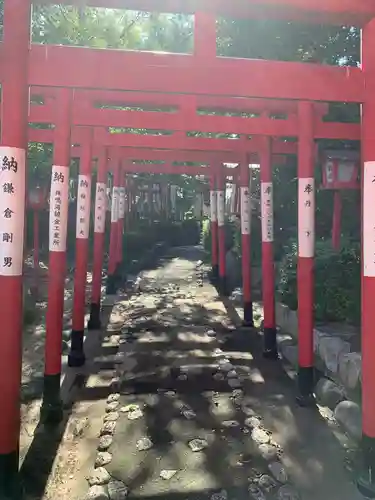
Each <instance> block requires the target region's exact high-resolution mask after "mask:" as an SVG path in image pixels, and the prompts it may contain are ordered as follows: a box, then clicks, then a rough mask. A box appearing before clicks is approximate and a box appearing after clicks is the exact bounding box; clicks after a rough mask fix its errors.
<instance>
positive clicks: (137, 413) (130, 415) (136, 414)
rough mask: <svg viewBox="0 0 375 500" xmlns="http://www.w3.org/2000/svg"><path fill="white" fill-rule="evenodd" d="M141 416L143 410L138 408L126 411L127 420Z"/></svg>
mask: <svg viewBox="0 0 375 500" xmlns="http://www.w3.org/2000/svg"><path fill="white" fill-rule="evenodd" d="M141 417H143V412H142V410H141V409H139V408H137V409H135V410H131V411H129V412H128V419H129V420H138V419H139V418H141Z"/></svg>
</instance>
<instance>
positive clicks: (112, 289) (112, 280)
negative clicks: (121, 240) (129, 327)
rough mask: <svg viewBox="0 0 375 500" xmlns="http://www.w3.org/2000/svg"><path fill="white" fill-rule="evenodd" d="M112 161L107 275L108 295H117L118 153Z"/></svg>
mask: <svg viewBox="0 0 375 500" xmlns="http://www.w3.org/2000/svg"><path fill="white" fill-rule="evenodd" d="M111 161H112V173H113V187H112V206H111V235H110V241H109V262H108V277H107V287H106V293H107V295H116V292H117V274H116V270H117V256H118V247H117V240H118V206H119V181H120V165H119V160H118V157H117V155H115V157H114V158H113V159H111Z"/></svg>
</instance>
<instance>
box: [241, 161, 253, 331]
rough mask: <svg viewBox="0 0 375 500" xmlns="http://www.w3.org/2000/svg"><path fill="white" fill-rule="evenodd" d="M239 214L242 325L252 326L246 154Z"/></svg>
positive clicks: (247, 166)
mask: <svg viewBox="0 0 375 500" xmlns="http://www.w3.org/2000/svg"><path fill="white" fill-rule="evenodd" d="M239 168H240V183H241V189H240V206H241V208H240V212H241V252H242V290H243V325H244V326H248V327H253V326H254V319H253V302H252V300H251V254H250V231H251V187H250V182H251V179H250V170H249V162H248V158H247V154H246V153H244V154H243V157H242V159H241V163H240V166H239Z"/></svg>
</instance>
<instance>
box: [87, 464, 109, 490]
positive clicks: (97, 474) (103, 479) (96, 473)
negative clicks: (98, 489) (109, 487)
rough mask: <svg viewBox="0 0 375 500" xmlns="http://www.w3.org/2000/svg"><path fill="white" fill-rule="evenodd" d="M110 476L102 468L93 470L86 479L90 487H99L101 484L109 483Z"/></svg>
mask: <svg viewBox="0 0 375 500" xmlns="http://www.w3.org/2000/svg"><path fill="white" fill-rule="evenodd" d="M110 479H111V476H110V475H109V473H108V471H107V469H105V468H104V467H98V468H97V469H94V470H93V471H92V473H91V474H90V476H89V477H88V478H87V480H88V482H89V485H90V486H101V485H103V484H107V483H109V480H110Z"/></svg>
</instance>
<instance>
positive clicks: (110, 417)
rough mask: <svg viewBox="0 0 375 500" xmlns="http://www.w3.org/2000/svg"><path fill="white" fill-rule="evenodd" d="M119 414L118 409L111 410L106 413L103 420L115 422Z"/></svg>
mask: <svg viewBox="0 0 375 500" xmlns="http://www.w3.org/2000/svg"><path fill="white" fill-rule="evenodd" d="M119 416H120V414H119V412H118V411H111V412H110V413H107V415H106V416H105V417H104V422H116V420H118V418H119Z"/></svg>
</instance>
